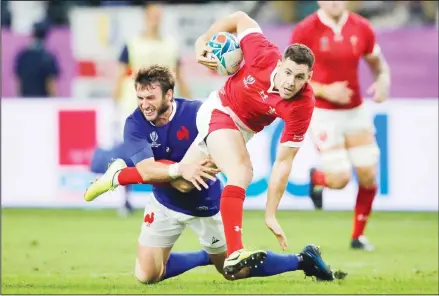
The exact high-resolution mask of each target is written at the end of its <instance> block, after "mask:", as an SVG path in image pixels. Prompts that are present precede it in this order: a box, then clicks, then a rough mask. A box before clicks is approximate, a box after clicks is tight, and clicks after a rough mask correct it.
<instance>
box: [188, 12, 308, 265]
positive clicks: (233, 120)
mask: <svg viewBox="0 0 439 296" xmlns="http://www.w3.org/2000/svg"><path fill="white" fill-rule="evenodd" d="M224 31H226V32H229V33H237V35H238V40H239V42H240V46H241V49H242V51H243V55H244V65H243V66H242V67H241V69H240V70H239V71H238V72H237V73H235V74H234V75H232V76H230V77H229V78H228V80H227V81H226V83H225V85H224V86H223V87H222V88H221V89H220V90H219V91H214V92H212V93H211V94H210V96H209V98H208V99H207V100H206V101H205V102H204V103H203V105H202V106H201V107H200V109H199V111H198V113H197V129H198V137H197V139H195V141H194V143H193V144H194V145H193V147H191V148H190V149H189V151H188V152H187V153H186V155H185V157H184V158H183V160H182V161H181V162H183V163H184V162H187V163H192V162H193V161H197V160H200V159H202V158H203V157H205V155H203V153H204V154H208V155H210V157H211V158H212V160H213V162H214V163H215V164H216V165H217V166H218V168H219V169H220V170H221V171H222V172H223V173H224V174H225V175H226V177H227V184H226V186H225V187H224V191H223V193H222V195H221V203H220V211H221V216H222V219H223V223H224V232H225V236H226V242H227V253H228V258H227V259H226V260H225V263H224V271H225V272H226V273H229V274H234V273H236V272H238V271H239V270H241V269H242V268H244V267H249V266H252V265H255V263H256V264H257V263H258V262H259V260H264V258H265V256H266V254H265V251H249V250H246V249H244V246H243V243H242V215H243V203H244V199H245V192H246V189H247V187H248V186H249V184H250V182H251V181H252V178H253V169H252V163H251V161H250V156H249V153H248V151H247V148H246V143H247V141H248V140H249V139H250V138H251V137H252V136H253V135H254V134H256V133H258V132H260V131H261V130H262V129H263V128H264V127H265V126H268V125H270V124H271V123H272V122H273V121H274V120H275V119H276V118H278V117H279V118H282V119H283V120H284V122H285V128H284V131H283V133H282V137H281V140H280V144H281V145H280V147H279V150H278V152H277V156H276V161H275V163H274V165H273V170H272V173H271V178H270V182H269V188H268V197H267V209H266V216H265V223H266V225H267V226H268V227H269V228H270V229H271V230H272V231H273V233H274V234H275V235H276V236H277V237H278V239H279V242H280V244H281V245H282V247H283V248H286V240H285V235H284V232H283V231H282V228H281V227H280V225H279V223H278V221H277V219H276V215H275V213H276V210H277V207H278V204H279V202H280V199H281V197H282V195H283V193H284V191H285V188H286V185H287V182H288V176H289V174H290V172H291V168H292V162H293V159H294V157H295V155H296V153H297V151H298V150H299V147H300V146H301V144H302V141H303V139H304V135H305V133H306V131H307V130H308V126H309V123H310V121H311V117H312V113H313V110H314V103H315V100H314V93H313V90H312V88H311V86H310V85H309V84H308V80H309V79H310V77H311V75H312V66H313V64H314V55H313V53H312V51H311V50H310V49H309V48H308V47H307V46H304V45H302V44H293V45H291V46H289V47H288V48H287V49H286V50H285V52H284V55H282V54H281V52H280V50H279V48H278V47H277V46H276V45H274V44H273V43H271V42H270V41H269V40H268V39H267V38H265V36H264V34H263V33H262V30H261V28H260V27H259V25H258V24H257V23H256V22H255V21H254V20H253V19H252V18H250V17H249V16H248V15H247V14H245V13H243V12H235V13H233V14H231V15H229V16H227V17H224V18H222V19H220V20H218V21H217V22H215V23H214V24H213V25H212V26H211V27H210V28H209V30H208V31H207V32H206V33H204V34H203V35H202V36H201V37H199V38H198V39H197V41H196V44H195V50H196V58H197V60H198V62H199V63H200V64H202V65H205V66H206V67H208V68H210V69H212V70H214V69H216V66H217V64H216V61H214V60H211V59H209V58H206V53H207V52H208V51H209V50H210V49H209V48H208V47H207V42H208V41H209V39H210V38H211V37H212V36H213V35H214V34H216V33H218V32H224ZM200 149H201V150H200ZM200 153H201V156H200Z"/></svg>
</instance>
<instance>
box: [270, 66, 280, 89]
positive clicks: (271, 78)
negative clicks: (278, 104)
mask: <svg viewBox="0 0 439 296" xmlns="http://www.w3.org/2000/svg"><path fill="white" fill-rule="evenodd" d="M276 73H277V66H276V67H275V68H274V70H273V72H271V75H270V87H269V88H268V90H267V92H268V93H272V94H278V93H279V91H277V90H274V77H275V76H276Z"/></svg>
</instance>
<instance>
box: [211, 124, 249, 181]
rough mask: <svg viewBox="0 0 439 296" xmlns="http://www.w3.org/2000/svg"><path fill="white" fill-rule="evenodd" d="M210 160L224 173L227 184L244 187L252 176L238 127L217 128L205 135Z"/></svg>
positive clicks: (246, 151)
mask: <svg viewBox="0 0 439 296" xmlns="http://www.w3.org/2000/svg"><path fill="white" fill-rule="evenodd" d="M206 142H207V147H208V150H209V153H210V156H211V158H212V160H213V161H214V162H215V164H216V165H217V167H218V168H219V169H220V170H221V171H222V172H223V173H224V174H225V175H226V177H227V184H229V185H235V186H239V187H243V188H246V187H248V185H249V184H250V182H251V180H252V178H253V166H252V163H251V160H250V155H249V153H248V150H247V147H246V142H245V140H244V137H243V135H242V132H241V131H240V130H238V129H219V130H215V131H213V132H211V133H210V134H209V136H208V137H207V140H206Z"/></svg>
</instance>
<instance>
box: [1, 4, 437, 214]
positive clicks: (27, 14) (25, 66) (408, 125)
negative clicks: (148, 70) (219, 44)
mask: <svg viewBox="0 0 439 296" xmlns="http://www.w3.org/2000/svg"><path fill="white" fill-rule="evenodd" d="M162 3H164V4H163V7H162V9H161V11H160V12H147V11H145V8H144V4H145V1H96V0H90V1H3V0H2V1H1V31H2V32H1V33H2V78H1V79H2V88H1V92H2V101H1V104H2V108H1V109H2V143H1V145H2V147H1V148H2V172H8V173H7V174H5V173H3V174H2V206H42V207H64V206H66V207H70V206H75V207H76V206H78V207H86V206H87V207H116V206H118V205H119V204H120V202H121V199H119V198H118V197H115V196H114V195H117V194H113V196H110V197H108V198H102V199H100V200H97V201H96V202H94V203H92V204H87V205H86V204H85V203H84V202H83V200H82V194H83V192H84V190H85V188H86V186H87V185H88V183H89V182H90V180H92V179H93V178H94V177H95V175H94V174H92V173H91V172H90V171H89V164H90V159H91V156H92V154H93V151H94V149H95V148H96V147H110V146H111V145H113V144H114V143H116V142H117V141H118V139H119V140H120V137H121V127H120V125H121V122H122V121H121V120H120V118H123V116H121V114H122V115H125V114H127V112H128V111H132V110H133V108H134V106H135V98H134V97H133V98H132V101H130V102H131V103H130V102H129V103H127V104H126V105H125V106H122V107H121V106H120V104H119V103H116V102H118V99H119V97H120V96H123V95H124V93H125V94H126V93H129V91H130V90H131V89H132V84H131V82H130V80H129V78H128V75H129V73H130V71H131V70H132V69H130V67H129V65H128V63H127V53H126V51H125V50H124V48H126V47H127V46H128V47H129V46H130V42H131V41H132V40H133V39H134V38H135V37H136V36H138V35H139V34H141V33H142V32H144V31H145V30H146V31H148V30H154V29H155V28H156V29H157V30H158V31H159V32H160V34H162V36H169V37H170V38H171V37H172V38H173V40H176V44H177V46H176V48H177V53H176V54H175V55H176V56H177V58H176V59H177V60H179V62H178V65H179V66H178V73H177V74H178V80H177V95H183V96H188V97H189V98H191V99H200V100H203V99H204V98H205V97H207V95H208V94H209V93H210V92H211V91H212V90H214V89H216V88H218V87H219V86H221V84H222V83H223V82H224V80H225V77H221V76H218V75H216V74H215V73H212V72H210V71H208V70H206V69H205V68H204V67H202V66H200V65H198V64H197V63H196V62H195V59H194V52H193V44H194V41H195V39H196V38H197V37H198V36H199V35H200V34H201V33H203V32H204V31H205V30H206V29H207V28H208V26H210V25H211V24H212V23H213V21H214V20H216V19H217V18H219V17H221V16H224V15H226V14H228V13H231V12H233V11H236V10H243V11H245V12H247V13H248V14H249V15H250V16H252V17H253V18H255V19H256V20H257V21H258V22H259V24H260V25H261V27H262V29H263V31H264V33H265V34H266V36H267V37H268V38H269V39H270V40H271V41H272V42H274V43H275V44H277V45H278V46H279V47H280V48H281V49H283V48H285V47H286V46H287V43H288V40H289V39H290V35H291V32H292V29H293V28H294V25H295V23H297V22H298V21H300V20H302V19H303V18H304V17H306V16H307V15H309V14H310V13H312V12H314V11H315V10H316V9H317V3H316V2H315V1H182V2H181V3H180V2H179V1H172V3H171V2H170V1H169V2H162ZM183 3H184V4H183ZM349 5H350V9H351V10H353V11H355V12H357V13H359V14H360V15H362V16H364V17H366V18H367V19H369V20H370V21H371V23H372V25H373V26H374V28H375V30H376V34H377V39H378V43H379V44H380V45H381V48H382V50H383V52H384V54H385V56H386V58H387V60H388V62H389V64H390V67H391V72H392V89H391V97H390V99H389V102H386V103H384V104H381V105H375V104H373V103H369V101H368V102H367V103H368V105H370V109H371V111H372V112H373V114H374V116H375V124H376V127H377V132H378V133H377V138H378V143H379V145H380V148H381V151H382V153H381V159H380V188H381V189H380V190H381V191H380V198H377V200H376V203H375V207H376V208H377V209H383V210H421V211H425V210H427V211H437V208H438V201H437V198H438V189H437V180H438V173H437V171H438V170H437V166H438V156H437V155H438V138H437V137H438V114H437V111H438V110H437V101H438V68H437V67H438V5H437V2H436V1H349ZM36 48H37V49H39V51H38V52H39V53H38V54H35V52H36V51H35V49H36ZM166 49H168V47H166ZM164 50H165V48H164ZM152 62H153V61H152ZM360 77H361V86H362V89H363V93H364V90H365V89H367V87H368V86H369V85H370V83H371V82H372V80H371V75H370V73H369V71H368V69H367V67H365V65H364V64H361V67H360ZM133 104H134V105H133ZM280 128H281V126H280V123H279V122H277V123H276V124H275V125H274V126H273V127H270V128H267V129H266V130H264V132H262V133H261V134H260V135H258V137H256V138H255V140H252V142H251V143H250V146H249V149H250V152H251V155H252V160H253V162H254V165H255V180H254V183H252V185H251V187H250V189H249V192H248V195H249V198H248V199H247V200H246V205H245V206H246V207H247V208H249V209H250V208H258V209H260V208H263V207H264V205H265V195H266V189H267V184H266V181H267V179H268V176H269V172H270V169H271V164H272V161H273V155H274V153H275V148H276V145H277V142H278V139H279V133H280ZM305 147H307V148H304V149H301V152H300V157H298V159H297V163H296V165H295V169H294V172H293V173H292V176H291V178H290V183H289V185H288V188H287V196H288V197H287V198H284V200H283V201H282V206H281V207H282V208H284V209H311V208H312V206H311V203H310V201H309V200H308V199H307V198H305V197H306V195H307V188H308V187H307V186H308V168H309V167H311V166H312V165H314V164H315V162H317V160H316V154H315V152H314V151H313V147H312V145H310V144H308V145H307V146H305ZM29 166H31V167H32V168H36V169H37V171H38V173H37V174H36V171H35V170H34V169H29ZM22 180H27V181H26V182H27V183H26V185H25V186H23V183H22ZM355 188H356V182H355V180H353V181H352V182H351V184H350V185H349V186H348V187H347V188H346V189H344V190H343V191H341V192H331V191H329V192H328V193H327V194H328V195H333V198H331V199H326V200H327V201H328V203H327V204H325V208H326V209H341V210H343V209H352V207H353V204H354V198H352V197H353V196H355V194H354V193H355ZM150 192H151V191H150V187H149V186H134V187H133V188H132V190H131V193H132V195H133V200H134V202H133V203H134V205H135V206H139V207H141V206H142V205H143V201H142V196H144V194H150ZM325 194H326V193H325Z"/></svg>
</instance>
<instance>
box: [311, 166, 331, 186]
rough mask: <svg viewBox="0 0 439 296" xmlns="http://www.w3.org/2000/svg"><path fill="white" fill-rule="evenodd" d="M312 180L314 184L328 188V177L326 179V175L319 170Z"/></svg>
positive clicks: (314, 173)
mask: <svg viewBox="0 0 439 296" xmlns="http://www.w3.org/2000/svg"><path fill="white" fill-rule="evenodd" d="M311 178H312V182H313V183H314V184H315V185H319V186H327V185H326V177H325V173H324V172H322V171H319V170H315V171H314V172H313V174H312V176H311Z"/></svg>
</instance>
